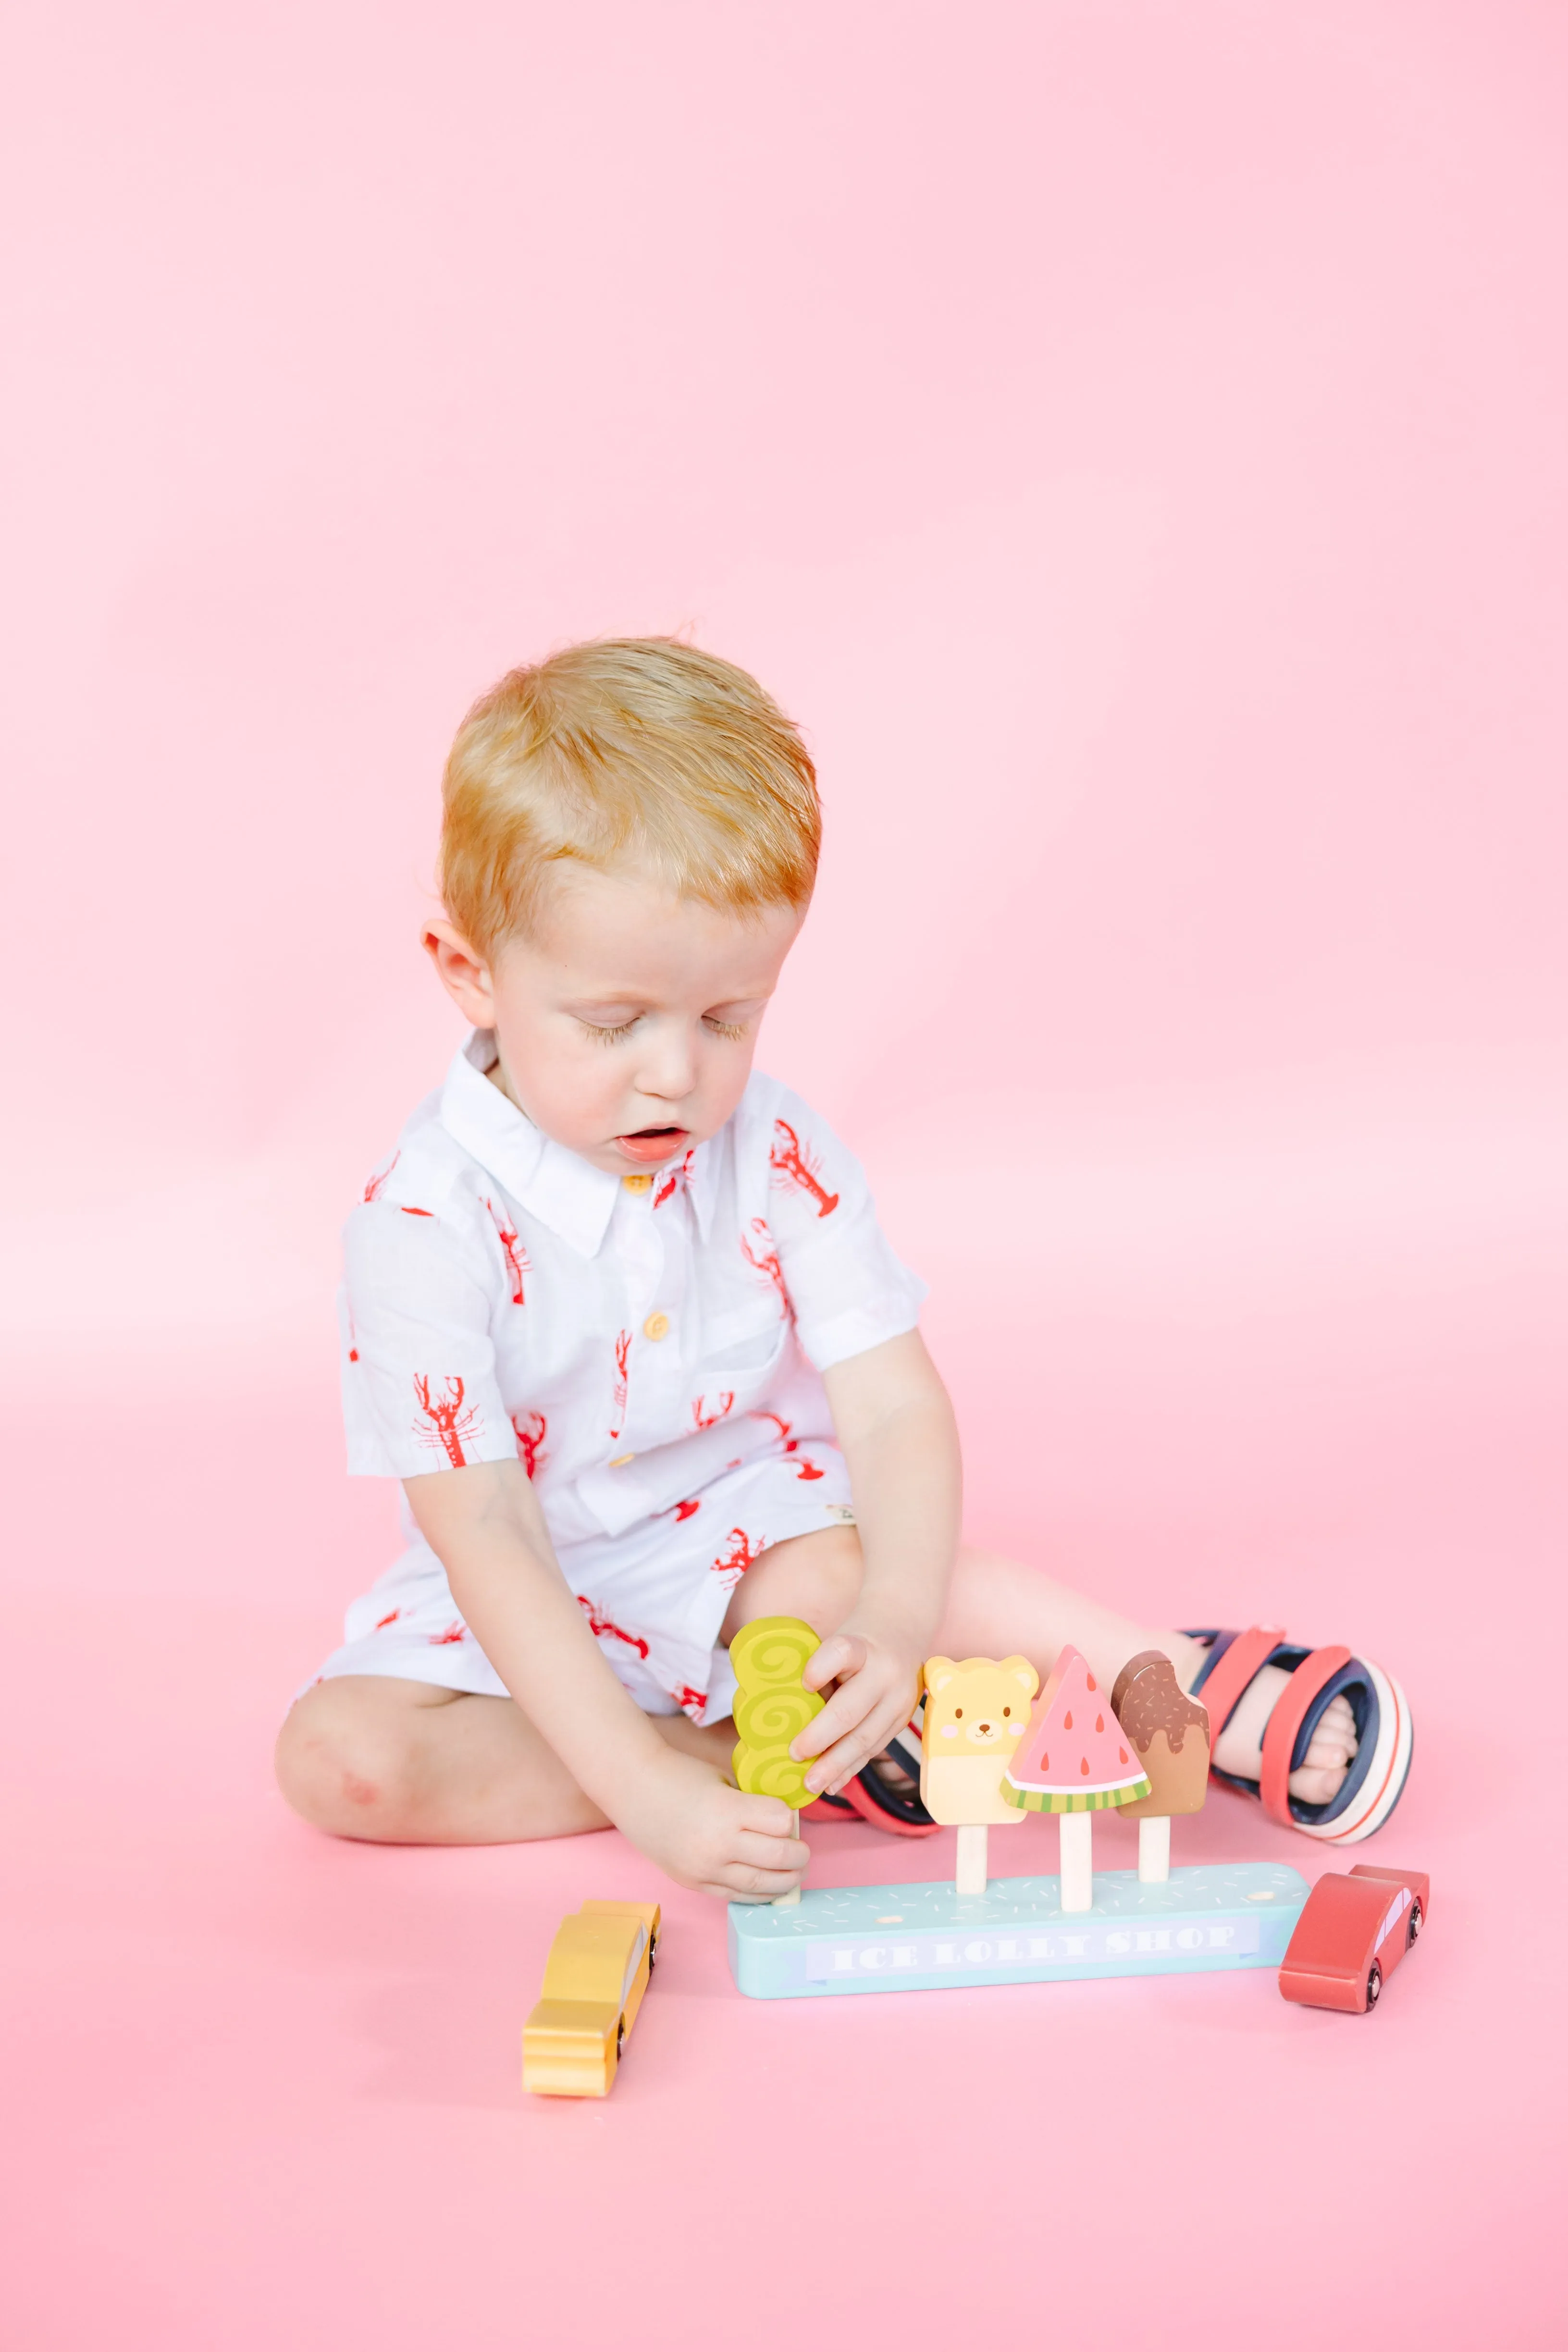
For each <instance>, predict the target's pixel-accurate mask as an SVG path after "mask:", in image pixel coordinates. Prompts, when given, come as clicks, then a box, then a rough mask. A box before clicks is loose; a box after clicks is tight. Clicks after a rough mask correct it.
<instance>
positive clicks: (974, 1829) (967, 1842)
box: [955, 1822, 987, 1895]
mask: <svg viewBox="0 0 1568 2352" xmlns="http://www.w3.org/2000/svg"><path fill="white" fill-rule="evenodd" d="M986 1843H987V1840H986V1832H985V1823H984V1822H960V1824H959V1831H958V1869H957V1872H956V1873H955V1884H956V1885H957V1888H958V1891H959V1893H960V1894H961V1895H984V1892H985V1880H986V1876H987V1862H986V1852H985V1848H986Z"/></svg>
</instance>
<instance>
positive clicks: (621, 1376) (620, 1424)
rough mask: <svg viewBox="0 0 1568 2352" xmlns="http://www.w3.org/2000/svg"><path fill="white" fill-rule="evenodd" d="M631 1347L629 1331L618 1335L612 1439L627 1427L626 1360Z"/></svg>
mask: <svg viewBox="0 0 1568 2352" xmlns="http://www.w3.org/2000/svg"><path fill="white" fill-rule="evenodd" d="M631 1345H632V1335H631V1333H630V1332H629V1331H618V1332H617V1333H616V1400H615V1414H616V1417H615V1420H614V1421H613V1422H612V1423H611V1424H610V1435H611V1436H612V1437H618V1436H619V1435H620V1433H621V1432H622V1430H623V1429H624V1428H625V1427H626V1358H627V1356H628V1355H629V1354H630V1353H631Z"/></svg>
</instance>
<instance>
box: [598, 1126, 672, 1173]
mask: <svg viewBox="0 0 1568 2352" xmlns="http://www.w3.org/2000/svg"><path fill="white" fill-rule="evenodd" d="M689 1132H690V1130H689V1129H687V1128H684V1127H639V1128H638V1129H637V1132H636V1134H635V1135H617V1136H616V1143H617V1144H618V1145H619V1147H620V1149H621V1150H623V1151H624V1152H625V1153H626V1158H627V1159H628V1160H636V1161H637V1165H638V1167H639V1168H650V1167H652V1166H653V1165H654V1164H655V1163H656V1162H657V1161H658V1160H672V1159H673V1158H674V1156H675V1154H676V1153H677V1152H678V1151H684V1150H685V1149H686V1145H687V1141H688V1139H689Z"/></svg>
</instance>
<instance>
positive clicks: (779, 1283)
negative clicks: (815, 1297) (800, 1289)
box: [741, 1195, 837, 1315]
mask: <svg viewBox="0 0 1568 2352" xmlns="http://www.w3.org/2000/svg"><path fill="white" fill-rule="evenodd" d="M835 1198H837V1195H835ZM752 1232H753V1233H754V1234H755V1235H756V1236H757V1247H756V1248H755V1249H753V1248H752V1244H751V1243H750V1242H749V1241H748V1240H747V1239H746V1236H745V1234H742V1235H741V1255H742V1257H743V1258H744V1259H745V1261H746V1264H747V1265H754V1266H755V1267H756V1270H757V1272H758V1273H759V1274H762V1275H765V1276H767V1278H768V1280H769V1281H770V1282H771V1283H772V1284H773V1288H774V1289H775V1290H776V1291H777V1292H778V1295H779V1302H780V1304H781V1305H782V1307H783V1308H784V1313H785V1314H786V1315H793V1314H794V1313H795V1309H794V1307H792V1306H791V1305H790V1297H789V1292H788V1291H787V1290H786V1289H785V1288H784V1268H783V1266H782V1265H780V1264H779V1254H778V1249H777V1246H776V1244H774V1241H773V1235H772V1234H770V1233H769V1231H768V1221H767V1219H766V1218H765V1217H753V1218H752Z"/></svg>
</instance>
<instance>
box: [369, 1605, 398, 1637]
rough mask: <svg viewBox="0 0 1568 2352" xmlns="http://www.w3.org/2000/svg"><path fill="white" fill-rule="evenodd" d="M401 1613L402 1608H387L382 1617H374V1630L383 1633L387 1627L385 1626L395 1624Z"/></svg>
mask: <svg viewBox="0 0 1568 2352" xmlns="http://www.w3.org/2000/svg"><path fill="white" fill-rule="evenodd" d="M402 1614H403V1612H402V1610H401V1609H389V1610H388V1611H387V1612H386V1614H385V1616H384V1617H378V1618H377V1619H376V1621H375V1630H376V1632H377V1633H385V1631H386V1629H387V1627H388V1626H389V1625H395V1624H396V1622H397V1621H398V1619H399V1618H400V1617H401V1616H402Z"/></svg>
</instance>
